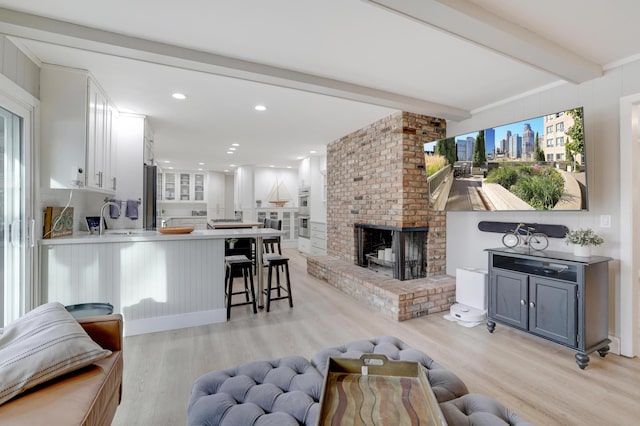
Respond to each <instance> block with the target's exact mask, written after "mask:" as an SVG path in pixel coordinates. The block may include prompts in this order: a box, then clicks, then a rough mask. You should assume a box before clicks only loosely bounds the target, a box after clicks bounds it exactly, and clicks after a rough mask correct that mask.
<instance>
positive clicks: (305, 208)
mask: <svg viewBox="0 0 640 426" xmlns="http://www.w3.org/2000/svg"><path fill="white" fill-rule="evenodd" d="M310 193H311V190H310V188H309V187H302V188H300V191H299V192H298V214H300V216H309V215H310V214H311V205H310V204H309V194H310Z"/></svg>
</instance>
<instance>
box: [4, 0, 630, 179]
mask: <svg viewBox="0 0 640 426" xmlns="http://www.w3.org/2000/svg"><path fill="white" fill-rule="evenodd" d="M373 3H379V4H380V5H375V4H373ZM383 6H386V8H385V7H383ZM0 7H2V8H6V9H3V10H0V33H4V34H7V35H10V36H12V37H14V39H15V40H18V41H19V42H20V44H21V45H22V46H23V47H24V48H26V49H28V50H29V51H30V52H31V53H32V54H33V55H34V56H35V57H37V59H38V60H40V61H41V62H43V63H54V64H59V65H65V66H73V67H78V68H83V69H88V70H90V71H91V73H92V74H93V75H94V76H95V77H96V79H97V80H98V82H99V83H100V84H101V85H102V86H103V88H104V89H105V91H106V92H107V93H108V95H109V97H110V98H111V100H112V101H113V102H114V103H115V105H116V106H117V107H118V109H133V110H135V111H136V112H138V113H140V114H144V115H147V116H148V117H149V119H150V123H151V125H152V127H153V129H154V133H155V138H154V139H155V151H156V158H157V159H158V160H165V159H168V160H171V161H172V162H173V163H174V164H175V165H176V167H179V168H187V169H195V168H197V167H199V166H198V165H197V163H198V162H204V163H205V164H206V165H205V166H204V167H205V168H206V169H208V170H216V171H222V170H225V169H226V170H233V169H232V168H230V167H229V164H236V165H240V164H254V165H257V166H269V165H275V166H277V167H287V166H292V167H296V166H297V164H298V160H297V158H298V157H300V156H305V155H309V151H311V150H316V151H318V152H322V150H323V149H324V146H326V144H327V143H329V142H332V141H334V140H336V139H338V138H340V137H341V136H344V135H345V134H347V133H349V132H351V131H354V130H356V129H358V128H361V127H363V126H364V125H366V124H368V123H370V122H373V121H375V120H377V119H379V118H381V117H383V116H386V115H388V114H390V113H391V112H393V111H394V110H398V109H404V110H408V111H413V112H417V113H424V114H430V115H435V116H439V117H444V118H447V119H453V120H460V119H464V118H466V117H468V116H470V115H471V114H473V113H474V112H475V111H478V110H481V109H483V108H486V107H487V106H490V105H493V104H496V103H499V102H503V101H504V100H506V99H511V98H513V97H517V96H520V95H522V94H523V93H530V92H531V91H535V90H540V89H542V88H544V87H548V86H549V85H553V84H558V82H559V81H563V80H566V81H569V82H570V83H569V84H576V83H579V82H581V81H585V80H587V79H590V78H597V76H598V75H599V74H601V73H602V72H606V70H607V69H608V68H609V67H612V66H616V65H619V64H621V63H624V62H625V61H629V60H632V59H637V58H638V56H637V55H638V54H639V53H640V47H638V43H637V40H640V26H639V25H637V24H636V22H635V21H636V20H637V17H638V16H640V2H637V1H635V0H607V1H605V0H563V1H562V2H558V1H556V0H537V1H526V0H508V1H507V0H471V1H464V0H372V1H363V0H323V1H317V0H270V1H264V0H242V1H233V2H232V1H222V0H217V1H214V0H190V1H182V2H169V1H158V0H136V1H133V2H132V1H126V0H111V1H109V2H87V1H86V0H48V1H42V0H0ZM388 7H392V8H394V9H396V10H395V11H391V10H389V9H388ZM9 9H10V10H9ZM407 15H411V18H410V17H408V16H407ZM42 18H48V19H42ZM265 83H269V84H265ZM174 91H181V92H184V93H186V94H187V95H188V97H189V98H188V100H186V101H183V102H177V101H174V100H173V99H171V97H170V95H171V93H173V92H174ZM259 103H261V104H265V105H266V106H267V107H268V110H267V111H266V112H263V113H257V112H256V111H254V110H253V106H254V105H256V104H259ZM232 143H239V144H240V147H239V149H238V150H237V151H236V153H235V154H233V155H228V154H226V151H227V148H228V147H229V146H230V145H231V144H232Z"/></svg>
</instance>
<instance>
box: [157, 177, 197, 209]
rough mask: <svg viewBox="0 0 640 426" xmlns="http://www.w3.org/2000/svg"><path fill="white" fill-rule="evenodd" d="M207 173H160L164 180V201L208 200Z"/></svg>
mask: <svg viewBox="0 0 640 426" xmlns="http://www.w3.org/2000/svg"><path fill="white" fill-rule="evenodd" d="M206 178H207V175H206V174H205V173H193V172H186V171H180V172H169V171H165V172H163V173H162V174H161V175H159V177H158V180H159V181H160V182H162V184H161V187H162V188H163V191H162V198H161V199H162V201H182V202H206V199H205V186H206Z"/></svg>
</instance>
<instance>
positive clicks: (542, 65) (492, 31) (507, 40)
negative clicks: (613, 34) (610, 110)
mask: <svg viewBox="0 0 640 426" xmlns="http://www.w3.org/2000/svg"><path fill="white" fill-rule="evenodd" d="M364 1H366V2H368V3H371V4H374V5H376V6H380V7H383V8H385V9H387V10H390V11H392V12H395V13H398V14H400V15H403V16H405V17H408V18H411V19H413V20H416V21H418V22H421V23H423V24H427V25H429V26H430V27H433V28H437V29H439V30H441V31H444V32H446V33H448V34H451V35H453V36H456V37H458V38H461V39H463V40H466V41H468V42H471V43H474V44H476V45H479V46H482V47H485V48H487V49H490V50H493V51H494V52H497V53H499V54H502V55H505V56H507V57H509V58H512V59H514V60H516V61H519V62H522V63H525V64H527V65H530V66H533V67H535V68H538V69H541V70H543V71H546V72H549V73H551V74H553V75H556V76H558V77H560V78H562V79H563V80H566V81H569V82H572V83H576V84H579V83H583V82H585V81H588V80H592V79H594V78H597V77H600V76H602V74H603V70H602V66H601V65H599V64H597V63H595V62H592V61H590V60H588V59H586V58H583V57H581V56H579V55H577V54H576V53H574V52H572V51H570V50H568V49H566V48H564V47H563V46H561V44H559V43H555V42H553V41H551V40H549V39H546V38H544V37H542V36H540V35H538V34H536V33H534V32H532V31H529V30H527V29H526V28H524V27H522V26H520V25H517V24H516V23H514V22H511V21H508V20H506V19H503V18H500V17H498V16H496V15H495V14H492V13H491V12H489V11H487V10H486V9H483V8H481V7H479V6H478V5H476V4H473V3H471V2H469V1H465V0H364Z"/></svg>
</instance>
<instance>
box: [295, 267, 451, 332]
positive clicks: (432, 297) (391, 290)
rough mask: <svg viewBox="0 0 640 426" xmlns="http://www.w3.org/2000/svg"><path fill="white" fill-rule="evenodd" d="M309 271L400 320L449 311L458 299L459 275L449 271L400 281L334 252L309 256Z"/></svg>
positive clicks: (362, 301) (364, 302)
mask: <svg viewBox="0 0 640 426" xmlns="http://www.w3.org/2000/svg"><path fill="white" fill-rule="evenodd" d="M307 272H308V273H309V274H311V275H312V276H314V277H316V278H318V279H320V280H323V281H326V282H327V283H328V284H330V285H332V286H333V287H336V288H337V289H339V290H340V291H342V292H343V293H346V294H348V295H350V296H352V297H354V298H355V299H357V300H358V301H359V302H361V303H363V304H365V305H368V306H370V307H372V308H374V309H376V310H378V311H380V312H381V313H383V314H384V315H386V316H388V317H390V318H392V319H394V320H396V321H405V320H408V319H412V318H417V317H421V316H424V315H429V314H433V313H437V312H442V311H446V310H448V309H449V308H450V307H451V305H452V304H453V303H455V290H456V283H455V277H451V276H448V275H438V276H434V277H427V278H419V279H415V280H408V281H400V280H396V279H393V278H391V277H388V276H386V275H384V274H380V273H377V272H374V271H371V270H369V269H367V268H363V267H360V266H358V265H354V264H352V263H348V262H346V261H344V260H341V259H339V258H337V257H333V256H309V257H308V258H307Z"/></svg>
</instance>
